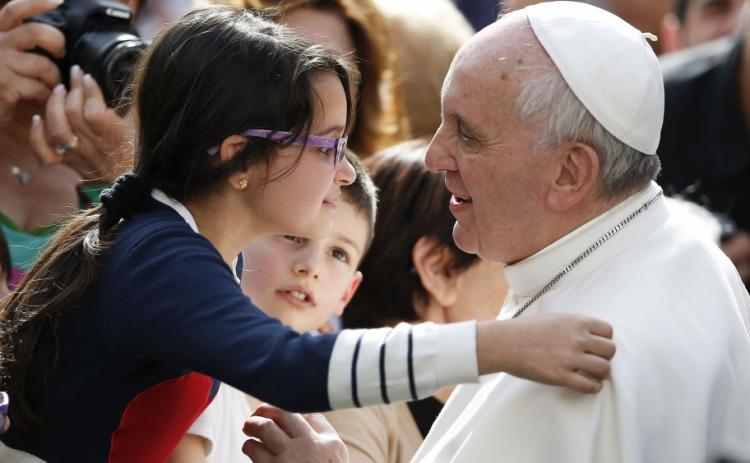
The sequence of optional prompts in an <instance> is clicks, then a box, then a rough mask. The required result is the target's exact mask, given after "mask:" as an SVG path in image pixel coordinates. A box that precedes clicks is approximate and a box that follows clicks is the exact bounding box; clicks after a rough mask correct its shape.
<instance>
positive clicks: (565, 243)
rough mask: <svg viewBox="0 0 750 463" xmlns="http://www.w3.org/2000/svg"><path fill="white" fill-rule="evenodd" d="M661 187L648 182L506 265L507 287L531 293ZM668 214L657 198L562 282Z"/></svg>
mask: <svg viewBox="0 0 750 463" xmlns="http://www.w3.org/2000/svg"><path fill="white" fill-rule="evenodd" d="M660 191H661V187H659V185H657V184H656V183H655V182H651V183H650V184H649V186H648V187H646V188H644V189H643V190H641V191H640V192H638V193H636V194H634V195H633V196H631V197H629V198H628V199H626V200H625V201H623V202H621V203H620V204H618V205H616V206H615V207H613V208H612V209H610V210H608V211H606V212H605V213H603V214H601V215H600V216H598V217H596V218H594V219H593V220H591V221H589V222H587V223H585V224H583V225H582V226H580V227H578V228H577V229H575V230H573V231H572V232H570V233H568V234H567V235H565V236H563V237H562V238H560V239H558V240H557V241H555V242H554V243H552V244H550V245H549V246H547V247H545V248H544V249H542V250H541V251H539V252H537V253H536V254H534V255H532V256H531V257H527V258H526V259H524V260H522V261H520V262H517V263H515V264H513V265H509V266H507V267H505V278H506V279H507V281H508V285H509V287H510V289H511V290H512V291H513V293H514V294H515V295H516V296H519V297H531V296H533V295H534V294H536V293H537V292H538V291H539V290H541V289H542V288H543V287H544V286H545V285H546V284H547V283H549V282H550V280H552V278H554V277H555V275H557V274H558V273H560V272H561V271H562V270H563V268H565V267H566V266H567V265H568V264H570V263H571V262H572V261H573V260H574V259H576V258H577V257H578V256H579V255H580V254H581V253H582V252H583V251H585V250H586V249H587V248H588V247H589V246H591V245H592V244H593V243H594V242H595V241H596V240H598V239H599V238H601V237H602V236H603V235H604V234H605V233H607V232H608V231H609V230H611V229H612V228H613V227H614V226H615V225H617V224H618V223H620V222H621V221H622V220H623V219H624V218H625V217H627V216H628V215H630V214H631V213H632V212H633V211H635V210H636V209H638V208H639V207H640V206H641V205H642V204H643V203H645V202H646V201H648V200H649V199H651V198H653V197H654V196H656V194H658V193H659V192H660ZM667 214H668V212H667V208H666V205H665V203H664V201H662V200H660V201H656V202H655V203H654V204H652V205H651V206H650V207H649V208H648V209H646V210H645V211H643V212H642V213H641V214H639V215H638V217H636V218H635V219H634V220H633V221H632V222H630V223H629V224H628V225H627V227H625V228H623V229H622V230H621V231H620V232H618V233H617V234H616V235H615V236H613V237H612V239H611V240H609V241H607V243H606V244H604V245H602V247H601V248H599V249H597V250H596V251H594V252H593V253H592V254H591V255H589V256H588V257H586V258H585V259H584V260H583V261H581V263H580V264H579V265H578V266H577V267H576V268H575V269H574V270H573V271H572V272H571V273H570V274H568V275H567V276H566V277H565V280H564V281H563V283H562V284H565V282H569V281H571V280H574V279H578V278H581V277H583V276H585V275H586V274H588V273H589V272H591V270H593V269H595V268H596V267H597V266H598V265H600V264H601V263H603V262H606V261H608V260H609V259H611V257H612V256H613V255H615V254H617V253H618V252H620V251H622V250H624V249H625V248H627V247H629V246H631V245H634V244H637V243H638V242H639V241H641V240H642V239H643V238H644V237H645V236H646V235H647V234H649V233H651V232H652V231H654V230H656V229H657V228H658V227H659V226H661V225H663V224H664V223H666V220H667Z"/></svg>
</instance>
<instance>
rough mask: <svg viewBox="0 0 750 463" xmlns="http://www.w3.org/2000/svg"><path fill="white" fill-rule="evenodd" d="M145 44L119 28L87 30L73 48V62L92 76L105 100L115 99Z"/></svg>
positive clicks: (112, 100)
mask: <svg viewBox="0 0 750 463" xmlns="http://www.w3.org/2000/svg"><path fill="white" fill-rule="evenodd" d="M144 48H146V44H145V43H143V40H141V39H140V38H139V37H138V36H136V35H133V34H129V33H126V32H119V31H97V32H89V33H86V34H84V35H83V36H81V39H80V41H79V42H78V44H77V46H76V50H75V55H76V59H77V62H78V63H79V64H80V65H81V67H82V68H83V69H86V70H88V72H89V73H90V74H91V75H92V76H93V77H94V79H95V80H96V81H97V82H98V83H99V85H100V86H101V88H102V91H103V92H104V97H105V98H106V99H107V101H108V102H116V101H117V100H118V99H119V98H120V97H121V96H122V91H123V90H124V88H125V84H126V83H127V82H128V79H129V77H130V74H131V72H132V71H133V69H134V67H135V64H136V63H137V62H138V57H139V56H140V55H141V53H142V52H143V50H144Z"/></svg>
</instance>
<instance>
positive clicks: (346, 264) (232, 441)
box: [169, 152, 377, 463]
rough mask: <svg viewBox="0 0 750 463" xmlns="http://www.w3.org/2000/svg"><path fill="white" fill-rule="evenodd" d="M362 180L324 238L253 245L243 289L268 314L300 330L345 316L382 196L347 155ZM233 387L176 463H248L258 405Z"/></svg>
mask: <svg viewBox="0 0 750 463" xmlns="http://www.w3.org/2000/svg"><path fill="white" fill-rule="evenodd" d="M346 155H347V159H349V161H350V162H351V163H352V165H353V166H354V170H355V172H356V174H357V179H356V180H355V181H354V183H352V184H351V185H349V186H346V187H343V188H342V198H341V201H339V202H338V204H336V210H335V212H334V226H333V230H332V232H331V233H330V234H329V235H327V236H324V237H321V238H313V239H310V238H299V237H296V236H288V235H282V236H270V237H268V238H265V239H263V240H260V241H259V242H257V243H256V244H254V245H253V246H252V247H250V248H248V249H247V250H245V253H244V261H245V264H244V267H245V268H246V272H245V274H244V275H243V277H242V288H243V291H244V292H245V294H247V295H248V296H249V297H250V299H252V301H253V302H254V303H255V304H256V305H257V306H258V307H260V308H261V309H262V310H263V311H265V312H266V313H267V314H269V315H271V316H273V317H275V318H278V319H279V320H281V321H282V322H283V323H284V324H286V325H289V326H291V327H292V328H294V329H295V330H296V331H298V332H306V331H313V330H318V329H321V328H322V327H324V326H325V325H326V324H327V322H328V320H330V319H331V318H332V317H333V316H340V315H341V313H342V312H343V310H344V307H346V304H347V303H348V302H349V301H350V300H351V298H352V296H354V292H355V291H356V290H357V287H358V286H359V283H360V282H361V281H362V274H361V273H360V272H359V271H358V270H357V267H358V265H359V262H360V260H361V259H362V256H363V255H364V254H365V252H366V251H367V248H368V247H369V245H370V243H371V242H372V237H373V232H374V228H375V214H376V202H377V199H376V193H375V186H374V185H373V183H372V181H371V180H370V177H369V176H368V175H367V173H366V172H365V171H364V168H363V167H362V164H361V163H360V162H359V160H358V159H357V158H356V156H355V155H354V154H353V153H351V152H347V154H346ZM258 404H259V402H256V401H255V400H254V399H253V398H252V397H249V396H246V395H245V394H244V393H242V392H240V391H239V390H237V389H234V388H232V387H231V386H229V385H227V384H222V385H221V387H220V389H219V392H218V393H217V395H216V397H215V398H214V400H213V401H212V403H211V405H209V406H208V408H207V409H206V410H205V411H204V412H203V414H202V415H200V416H199V417H198V418H197V419H196V421H195V423H194V424H193V426H192V427H191V428H190V429H189V430H188V434H187V435H186V436H185V437H184V438H183V440H182V442H180V444H179V445H178V446H177V448H176V449H175V451H174V453H173V454H172V456H171V457H170V460H169V461H170V462H173V463H193V462H206V463H208V462H221V463H233V462H243V463H246V462H247V456H245V455H244V454H243V453H242V444H243V443H244V442H245V440H247V437H246V436H245V435H244V434H243V433H242V426H243V424H244V423H245V420H246V419H247V418H249V417H250V415H251V413H252V410H253V409H254V408H255V406H257V405H258Z"/></svg>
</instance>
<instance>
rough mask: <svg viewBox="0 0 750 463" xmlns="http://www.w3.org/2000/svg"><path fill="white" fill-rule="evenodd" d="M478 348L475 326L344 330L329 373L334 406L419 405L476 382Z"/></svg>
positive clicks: (467, 324) (427, 325) (473, 323)
mask: <svg viewBox="0 0 750 463" xmlns="http://www.w3.org/2000/svg"><path fill="white" fill-rule="evenodd" d="M476 345H477V342H476V322H474V321H469V322H462V323H453V324H448V325H438V324H434V323H423V324H420V325H409V324H407V323H401V324H399V325H398V326H396V327H395V328H379V329H373V330H343V331H342V332H341V333H340V334H339V336H338V338H337V339H336V343H335V345H334V347H333V353H332V354H331V360H330V365H329V370H328V398H329V400H330V403H331V407H332V408H333V409H339V408H350V407H363V406H367V405H375V404H381V403H390V402H396V401H403V400H416V399H420V398H423V397H427V396H429V395H432V394H434V393H435V392H437V391H438V390H439V389H441V388H443V387H446V386H451V385H454V384H460V383H468V382H476V381H477V379H478V377H479V375H478V368H477V354H476Z"/></svg>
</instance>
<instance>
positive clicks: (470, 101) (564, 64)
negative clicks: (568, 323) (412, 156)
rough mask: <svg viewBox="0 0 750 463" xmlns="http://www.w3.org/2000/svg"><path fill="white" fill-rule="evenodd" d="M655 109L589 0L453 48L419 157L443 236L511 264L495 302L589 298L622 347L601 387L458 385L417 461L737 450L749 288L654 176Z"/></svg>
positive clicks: (718, 454) (651, 92) (658, 102)
mask: <svg viewBox="0 0 750 463" xmlns="http://www.w3.org/2000/svg"><path fill="white" fill-rule="evenodd" d="M663 111H664V93H663V88H662V81H661V73H660V71H659V64H658V61H657V59H656V57H655V56H654V55H653V53H652V52H651V50H650V48H649V47H648V45H647V43H646V39H645V38H644V37H643V36H642V34H641V33H640V32H638V31H637V30H635V29H633V28H632V27H631V26H629V25H627V24H626V23H625V22H624V21H621V20H620V19H619V18H617V17H615V16H613V15H611V14H609V13H606V12H604V11H602V10H599V9H597V8H595V7H592V6H587V5H582V4H574V3H568V2H552V3H546V4H540V5H536V6H532V7H528V8H526V9H525V10H522V11H520V12H517V13H513V14H509V15H507V16H506V17H504V18H502V19H501V20H499V21H498V22H497V23H496V24H494V25H493V26H490V27H489V28H488V29H486V30H485V31H484V32H482V33H480V34H478V35H477V36H476V37H475V38H474V39H473V40H472V41H471V42H470V43H468V44H467V45H466V46H465V47H464V48H463V49H462V50H461V51H460V52H459V54H458V56H457V57H456V59H455V61H454V63H453V66H452V68H451V71H450V73H449V75H448V77H447V78H446V82H445V86H444V89H443V124H442V126H441V128H440V130H439V131H438V133H437V135H436V136H435V138H434V140H433V142H432V145H431V147H430V150H429V152H428V155H427V164H428V166H429V167H430V168H432V169H434V170H440V171H445V172H446V185H447V187H448V189H449V190H450V191H451V192H452V193H453V195H454V197H453V200H452V201H451V206H450V207H451V210H452V212H453V213H454V215H455V216H456V219H457V222H456V226H455V228H454V239H455V241H456V243H457V244H458V245H459V247H461V248H462V249H464V250H465V251H468V252H474V253H478V254H479V255H480V256H482V257H484V258H487V259H493V260H499V261H502V262H506V263H508V264H509V265H508V267H507V270H506V276H507V279H508V282H509V284H510V287H511V295H510V296H509V298H508V300H507V301H506V304H505V306H504V307H503V309H502V311H501V317H516V316H526V315H528V314H532V313H543V312H550V311H581V312H583V313H587V314H596V316H598V317H602V318H604V319H605V320H607V321H609V322H610V323H611V324H612V325H613V326H614V329H615V341H616V343H617V346H618V354H617V358H616V359H615V361H614V362H613V365H612V379H611V381H610V382H608V383H607V384H606V385H605V387H604V390H603V391H602V392H601V393H600V394H598V395H597V396H591V397H584V396H583V395H580V394H571V393H569V392H566V391H564V390H562V389H559V388H554V387H546V386H541V385H537V384H532V383H530V382H528V381H523V380H520V379H518V378H515V377H512V376H508V375H498V376H494V377H490V378H486V379H485V380H484V381H483V382H482V383H481V384H480V385H478V386H468V387H462V388H460V389H459V390H457V392H455V393H454V395H453V397H451V399H450V402H449V403H448V404H447V406H446V408H445V409H444V411H443V413H442V414H441V416H440V418H439V419H438V421H437V422H436V424H435V426H434V427H433V428H432V430H431V432H430V435H429V436H428V438H427V440H426V441H425V443H424V445H423V447H422V448H421V449H420V451H419V453H418V454H417V457H416V460H417V461H456V462H459V461H460V462H476V461H490V460H493V461H494V460H495V459H496V458H497V459H502V460H503V461H518V462H532V461H557V462H560V461H569V462H585V461H591V462H602V461H622V462H642V461H649V462H650V461H653V462H664V461H679V462H704V461H717V460H718V459H720V458H729V459H736V460H739V461H750V441H748V436H750V394H748V391H750V336H749V333H750V311H749V307H750V299H749V298H748V295H747V292H746V291H745V289H744V288H743V285H742V282H741V281H740V278H739V277H738V275H737V272H736V270H735V269H734V268H733V267H732V265H731V263H730V262H729V261H728V260H727V259H726V257H725V256H724V255H722V254H721V252H720V251H719V249H718V248H716V246H714V245H712V244H710V243H708V242H706V241H703V240H702V239H701V238H700V237H698V236H694V235H693V234H691V231H690V230H686V229H684V227H682V226H681V223H680V221H679V220H677V219H676V218H675V216H674V214H673V213H672V211H671V210H670V207H669V206H668V204H666V203H665V200H664V199H663V198H662V192H661V189H660V188H659V187H658V186H657V185H656V184H655V183H653V181H652V180H653V179H654V178H655V177H656V175H657V173H658V171H659V159H658V158H657V157H656V156H655V152H656V147H657V146H658V143H659V132H660V128H661V121H662V117H663Z"/></svg>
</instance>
